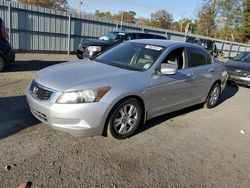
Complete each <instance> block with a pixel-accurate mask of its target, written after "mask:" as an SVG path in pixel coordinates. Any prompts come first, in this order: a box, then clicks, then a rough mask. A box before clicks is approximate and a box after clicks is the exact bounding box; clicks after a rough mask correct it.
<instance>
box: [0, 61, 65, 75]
mask: <svg viewBox="0 0 250 188" xmlns="http://www.w3.org/2000/svg"><path fill="white" fill-rule="evenodd" d="M63 62H66V61H40V60H27V61H15V62H13V63H10V64H9V65H8V66H6V68H5V70H4V72H22V71H38V70H41V69H43V68H46V67H49V66H52V65H56V64H59V63H63Z"/></svg>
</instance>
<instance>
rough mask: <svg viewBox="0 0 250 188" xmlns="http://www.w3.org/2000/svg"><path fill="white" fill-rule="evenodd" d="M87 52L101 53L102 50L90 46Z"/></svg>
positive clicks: (98, 47)
mask: <svg viewBox="0 0 250 188" xmlns="http://www.w3.org/2000/svg"><path fill="white" fill-rule="evenodd" d="M87 50H88V51H90V52H100V51H101V50H102V48H101V46H89V47H88V48H87Z"/></svg>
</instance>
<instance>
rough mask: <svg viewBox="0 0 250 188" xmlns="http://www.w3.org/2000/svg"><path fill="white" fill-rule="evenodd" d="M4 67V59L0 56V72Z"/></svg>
mask: <svg viewBox="0 0 250 188" xmlns="http://www.w3.org/2000/svg"><path fill="white" fill-rule="evenodd" d="M4 67H5V62H4V59H3V57H1V56H0V72H2V71H3V69H4Z"/></svg>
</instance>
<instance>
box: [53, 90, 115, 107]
mask: <svg viewBox="0 0 250 188" xmlns="http://www.w3.org/2000/svg"><path fill="white" fill-rule="evenodd" d="M110 89H111V87H110V86H105V87H101V88H96V89H84V90H81V91H73V92H65V93H63V94H62V95H61V96H60V97H59V98H58V99H57V101H56V103H59V104H78V103H91V102H98V101H100V100H101V98H102V97H103V96H104V95H105V94H106V93H107V92H108V91H109V90H110Z"/></svg>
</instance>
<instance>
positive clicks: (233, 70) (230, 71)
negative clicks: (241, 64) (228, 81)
mask: <svg viewBox="0 0 250 188" xmlns="http://www.w3.org/2000/svg"><path fill="white" fill-rule="evenodd" d="M227 72H228V74H230V75H235V76H240V77H247V76H248V75H250V72H249V71H246V70H242V69H239V68H237V67H227Z"/></svg>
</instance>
